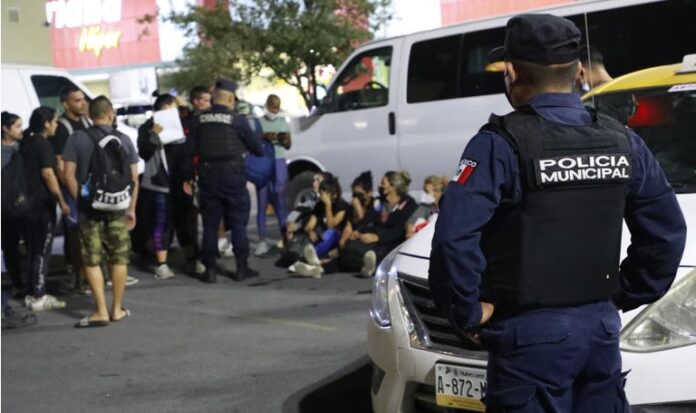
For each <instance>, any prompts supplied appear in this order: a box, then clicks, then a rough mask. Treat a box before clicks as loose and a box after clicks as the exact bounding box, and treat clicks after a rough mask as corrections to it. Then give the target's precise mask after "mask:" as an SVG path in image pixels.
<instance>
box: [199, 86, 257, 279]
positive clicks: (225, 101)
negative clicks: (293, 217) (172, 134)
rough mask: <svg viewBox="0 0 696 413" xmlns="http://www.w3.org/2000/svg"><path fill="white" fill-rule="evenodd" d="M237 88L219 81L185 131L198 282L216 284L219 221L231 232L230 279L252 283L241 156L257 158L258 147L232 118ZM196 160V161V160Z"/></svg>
mask: <svg viewBox="0 0 696 413" xmlns="http://www.w3.org/2000/svg"><path fill="white" fill-rule="evenodd" d="M236 90H237V85H236V84H235V82H233V81H230V80H225V79H221V80H218V82H217V83H216V85H215V92H214V96H213V98H214V104H213V105H212V107H211V108H210V110H209V111H206V112H203V113H200V114H198V115H196V116H195V117H194V118H193V119H192V121H191V125H190V133H191V139H190V140H191V142H192V145H193V148H192V150H193V156H192V158H194V159H196V158H197V160H198V173H199V176H200V179H199V187H200V202H201V207H200V211H201V215H202V217H203V248H202V251H201V254H202V257H201V258H202V260H203V264H204V265H205V267H206V271H205V273H204V274H203V281H205V282H208V283H214V282H216V281H217V277H216V273H217V265H216V262H215V260H216V258H217V255H218V227H219V224H220V219H222V218H224V219H225V221H226V223H227V226H228V227H229V228H230V230H231V231H230V233H231V237H232V245H233V251H234V257H235V261H236V264H237V271H236V272H235V273H234V274H233V279H234V280H236V281H241V280H243V279H245V278H250V277H255V276H257V275H258V272H257V271H254V270H252V269H251V268H249V265H248V257H249V239H248V237H247V233H246V227H247V224H248V222H249V213H250V210H251V203H250V199H249V192H248V191H247V188H246V175H245V173H244V154H245V153H246V152H247V151H251V152H252V153H254V154H255V155H261V154H262V146H261V145H262V144H261V141H260V140H259V139H258V138H257V137H256V134H254V133H253V132H252V131H251V129H250V128H249V124H248V122H247V121H246V119H244V117H242V116H238V115H236V114H235V113H234V112H233V109H234V106H235V91H236ZM196 155H197V156H196Z"/></svg>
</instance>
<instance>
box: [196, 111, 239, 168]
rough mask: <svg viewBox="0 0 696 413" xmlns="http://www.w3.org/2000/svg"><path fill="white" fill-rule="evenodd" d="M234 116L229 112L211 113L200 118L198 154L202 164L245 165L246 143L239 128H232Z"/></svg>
mask: <svg viewBox="0 0 696 413" xmlns="http://www.w3.org/2000/svg"><path fill="white" fill-rule="evenodd" d="M234 116H235V115H234V114H233V113H231V112H229V111H224V112H221V111H210V112H205V113H202V114H200V115H199V116H198V119H199V122H200V130H199V133H198V153H199V155H200V157H201V161H202V162H228V161H229V162H238V163H239V164H240V165H243V164H244V160H243V158H242V155H243V154H244V151H245V146H244V143H243V142H242V140H241V138H240V137H239V132H238V131H237V128H236V127H234V126H232V123H233V121H234Z"/></svg>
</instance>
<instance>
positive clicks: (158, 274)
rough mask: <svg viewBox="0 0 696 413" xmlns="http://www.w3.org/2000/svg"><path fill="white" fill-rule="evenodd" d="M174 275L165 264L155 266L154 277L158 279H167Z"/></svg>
mask: <svg viewBox="0 0 696 413" xmlns="http://www.w3.org/2000/svg"><path fill="white" fill-rule="evenodd" d="M172 277H174V271H172V269H171V268H169V266H168V265H167V264H161V265H158V266H157V267H156V268H155V278H156V279H158V280H167V279H169V278H172Z"/></svg>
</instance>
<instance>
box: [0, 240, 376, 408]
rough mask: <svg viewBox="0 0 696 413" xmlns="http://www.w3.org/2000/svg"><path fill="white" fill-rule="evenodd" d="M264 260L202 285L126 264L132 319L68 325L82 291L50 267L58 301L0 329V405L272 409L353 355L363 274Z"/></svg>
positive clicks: (362, 308)
mask: <svg viewBox="0 0 696 413" xmlns="http://www.w3.org/2000/svg"><path fill="white" fill-rule="evenodd" d="M173 258H174V260H173V261H174V265H173V267H175V268H176V267H177V266H181V265H182V264H183V263H182V262H181V261H182V259H181V257H180V256H179V254H176V253H175V254H174V257H173ZM220 262H221V264H222V265H223V266H226V267H227V268H229V269H232V268H233V267H234V265H233V262H234V260H233V259H229V258H228V259H222V260H220ZM273 262H274V259H273V258H266V259H258V258H254V259H252V260H251V265H252V267H254V268H256V269H258V270H260V272H261V275H260V276H259V277H258V278H255V279H252V280H247V281H244V282H241V283H239V282H234V281H232V280H230V279H227V278H224V277H221V279H220V280H219V282H218V284H215V285H208V284H204V283H201V282H200V281H198V280H196V279H194V278H192V277H190V276H187V275H185V274H184V273H182V272H180V271H177V276H176V277H175V278H173V279H171V280H163V281H159V280H155V279H154V278H153V276H152V267H151V262H150V261H148V260H143V259H136V260H135V261H134V263H133V264H131V266H130V267H129V271H130V274H131V275H133V276H135V277H137V278H139V280H140V282H139V283H138V284H137V285H135V286H133V287H128V288H127V290H126V296H125V303H124V305H125V307H127V308H128V309H130V310H131V312H132V316H131V317H129V318H128V319H125V320H123V321H120V322H118V323H111V324H110V325H109V326H107V327H103V328H91V329H75V328H74V327H73V324H74V323H75V322H76V321H77V320H78V319H79V318H81V317H83V316H85V315H87V314H89V312H90V311H91V310H92V305H93V304H92V299H91V297H90V296H79V295H75V294H73V293H71V292H70V291H69V290H68V289H67V288H65V285H67V284H68V280H67V278H66V276H65V275H64V274H63V273H62V272H61V271H60V270H53V271H52V273H51V274H50V277H49V281H50V283H49V288H53V290H54V291H57V295H58V296H60V298H61V299H64V300H66V301H67V303H68V305H67V308H65V309H63V310H59V311H52V312H46V313H40V314H39V315H38V324H37V325H35V326H32V327H28V328H23V329H19V330H9V331H8V330H3V332H2V411H3V412H22V413H30V412H46V411H51V412H119V413H122V412H148V413H155V412H254V413H257V412H258V413H263V412H280V411H281V406H282V404H283V402H284V401H285V400H286V399H288V398H289V397H290V396H291V395H293V394H295V393H296V392H298V391H300V390H301V389H303V388H306V387H307V386H310V385H312V384H313V383H315V382H317V381H320V380H321V379H322V378H324V377H326V376H328V375H330V374H332V373H334V372H335V371H337V370H339V369H341V368H342V367H343V366H345V365H347V364H349V363H351V362H353V361H354V360H356V359H359V358H360V357H361V356H364V354H365V353H366V348H365V340H366V328H365V326H366V323H367V322H368V308H369V302H370V289H371V280H365V279H360V278H356V277H355V276H353V275H351V274H342V273H339V274H331V275H327V276H325V277H324V278H322V279H301V278H293V277H290V275H289V274H288V273H287V272H286V270H284V269H281V268H276V267H275V266H274V265H273ZM107 293H110V291H107ZM109 300H110V298H109ZM14 304H15V305H17V302H15V303H14ZM326 411H327V412H329V411H331V408H330V407H329V406H327V410H326Z"/></svg>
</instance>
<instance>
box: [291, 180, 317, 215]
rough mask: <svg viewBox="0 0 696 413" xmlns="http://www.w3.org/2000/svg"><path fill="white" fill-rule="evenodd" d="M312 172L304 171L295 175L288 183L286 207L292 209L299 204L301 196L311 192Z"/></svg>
mask: <svg viewBox="0 0 696 413" xmlns="http://www.w3.org/2000/svg"><path fill="white" fill-rule="evenodd" d="M313 180H314V172H312V171H305V172H302V173H299V174H297V175H295V177H294V178H292V180H290V183H289V184H288V207H289V208H288V209H290V210H293V209H295V207H297V205H299V203H300V201H301V200H302V198H304V197H306V196H307V195H309V194H310V193H311V192H312V181H313Z"/></svg>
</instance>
